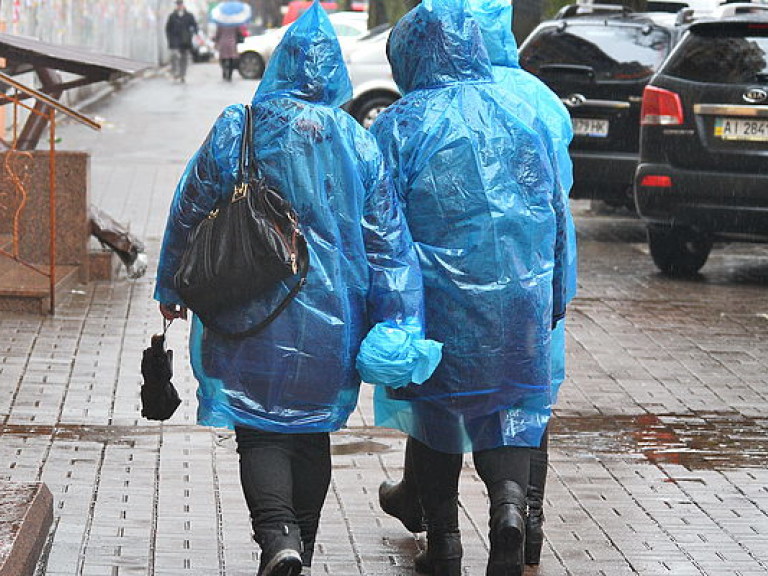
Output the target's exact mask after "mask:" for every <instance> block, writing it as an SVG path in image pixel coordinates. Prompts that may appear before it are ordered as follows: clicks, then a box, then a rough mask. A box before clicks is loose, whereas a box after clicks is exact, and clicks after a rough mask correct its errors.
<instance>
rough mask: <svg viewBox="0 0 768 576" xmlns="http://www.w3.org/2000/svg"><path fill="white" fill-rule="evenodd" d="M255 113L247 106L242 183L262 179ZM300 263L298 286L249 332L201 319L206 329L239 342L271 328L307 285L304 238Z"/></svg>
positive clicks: (301, 242)
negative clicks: (256, 148) (218, 326)
mask: <svg viewBox="0 0 768 576" xmlns="http://www.w3.org/2000/svg"><path fill="white" fill-rule="evenodd" d="M252 140H253V111H252V109H251V107H250V106H249V105H247V104H246V106H245V126H244V128H243V138H242V141H241V143H240V160H239V165H238V179H239V181H240V182H241V183H244V182H246V181H247V178H248V175H249V173H250V174H255V175H256V176H257V177H260V173H259V169H258V165H257V163H256V155H255V153H254V150H253V143H252ZM298 252H299V254H298V261H299V264H300V267H299V279H298V281H297V282H296V284H295V285H294V286H293V288H291V290H290V291H289V292H288V294H286V295H285V297H284V298H283V299H282V300H281V301H280V303H279V304H278V305H277V306H275V308H274V310H272V312H270V313H269V314H268V315H267V317H266V318H264V320H262V321H261V322H259V323H258V324H256V326H253V327H251V328H249V329H248V330H242V331H241V332H221V331H219V330H216V329H213V328H210V327H209V324H210V323H209V322H206V320H205V318H201V320H202V321H203V324H204V325H205V327H206V329H208V330H211V331H212V332H214V333H216V334H217V335H219V336H221V337H222V338H225V339H227V340H238V339H240V338H246V337H248V336H255V335H256V334H258V333H259V332H261V331H262V330H264V329H265V328H266V327H267V326H269V325H270V324H271V323H272V322H274V321H275V319H276V318H277V317H278V316H280V314H282V312H283V310H285V309H286V308H287V307H288V304H290V303H291V301H292V300H293V299H294V298H296V296H297V295H298V293H299V291H300V290H301V289H302V288H303V287H304V284H306V283H307V273H308V272H309V251H308V249H307V241H306V239H305V238H304V237H303V236H300V237H299V242H298Z"/></svg>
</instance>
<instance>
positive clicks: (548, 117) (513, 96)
mask: <svg viewBox="0 0 768 576" xmlns="http://www.w3.org/2000/svg"><path fill="white" fill-rule="evenodd" d="M468 4H469V9H470V11H471V12H472V15H473V16H474V18H475V20H477V23H478V25H479V26H480V30H481V31H482V33H483V40H484V42H485V47H486V49H487V50H488V56H489V57H490V59H491V64H493V77H494V79H495V80H496V83H497V84H498V86H499V88H500V89H501V90H502V91H503V93H504V95H505V96H506V98H505V102H506V103H507V105H510V106H514V107H515V108H517V106H518V103H519V102H525V103H527V104H529V105H530V106H531V107H533V109H534V111H535V114H536V117H537V120H538V121H539V123H540V124H541V125H542V130H541V131H542V132H543V133H544V135H545V142H546V144H547V152H548V154H549V157H550V160H551V162H552V166H553V168H554V176H555V184H556V191H557V193H559V194H561V195H562V198H563V204H564V206H565V218H566V230H565V231H566V243H565V250H566V253H565V254H566V255H565V259H564V260H565V302H566V304H567V303H569V302H570V301H571V300H572V299H573V297H574V296H575V295H576V276H577V260H576V230H575V227H574V225H573V217H572V216H571V211H570V208H569V207H568V194H569V193H570V190H571V185H572V184H573V165H572V162H571V157H570V155H569V154H568V145H569V144H570V142H571V138H572V137H573V128H572V126H571V116H570V114H568V110H566V108H565V106H564V105H563V103H562V102H561V101H560V98H559V97H558V96H557V95H556V94H555V93H554V92H552V90H550V89H549V88H548V87H547V85H546V84H544V83H543V82H542V81H541V80H539V79H538V78H537V77H536V76H534V75H533V74H531V73H529V72H526V71H525V70H523V69H522V68H521V67H520V61H519V58H518V53H517V41H516V40H515V37H514V35H513V34H512V5H511V3H510V2H509V0H506V1H505V0H468ZM564 379H565V318H563V319H562V320H560V321H559V322H557V325H556V326H555V328H554V330H553V333H552V405H553V406H554V404H555V403H556V402H557V396H558V392H559V390H560V385H561V384H562V383H563V380H564ZM548 430H549V427H547V429H545V431H544V435H543V437H542V441H541V445H540V446H539V447H538V448H536V449H534V450H533V451H532V452H531V467H530V477H529V479H528V490H527V495H526V500H527V504H528V515H527V517H526V526H525V528H526V530H525V532H526V533H525V563H526V564H538V563H539V558H540V556H541V547H542V544H543V543H544V532H543V523H544V513H543V505H544V488H545V486H546V480H547V464H548V457H547V447H548V436H549V435H548Z"/></svg>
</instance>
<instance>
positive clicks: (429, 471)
mask: <svg viewBox="0 0 768 576" xmlns="http://www.w3.org/2000/svg"><path fill="white" fill-rule="evenodd" d="M406 454H407V456H406V458H407V462H409V463H410V464H411V465H412V466H413V472H414V478H413V479H414V481H415V483H416V486H417V489H418V491H419V496H420V498H421V503H422V506H423V507H424V513H425V514H426V516H427V520H428V521H429V520H430V516H431V517H433V518H434V517H435V515H436V514H437V515H438V516H440V517H441V518H440V522H439V523H440V524H441V526H439V529H441V530H452V529H458V511H457V513H456V519H455V520H454V517H453V514H452V513H449V512H448V511H447V510H446V509H445V508H446V503H448V502H454V501H456V499H457V498H458V494H459V475H460V474H461V466H462V463H463V460H464V456H463V454H447V453H445V452H438V451H437V450H433V449H432V448H430V447H429V446H427V445H426V444H422V443H421V442H419V441H418V440H416V439H415V438H413V437H410V436H409V437H408V444H407V446H406ZM472 458H473V460H474V463H475V469H476V470H477V473H478V475H479V476H480V479H481V480H482V481H483V483H484V484H485V485H486V486H487V487H491V486H493V485H494V484H497V483H499V482H503V481H509V480H511V481H513V482H516V483H517V484H518V485H519V486H520V488H521V489H522V490H523V491H525V489H526V487H527V486H528V475H529V466H530V448H523V447H519V446H500V447H498V448H493V449H491V450H481V451H479V452H474V453H473V454H472ZM407 465H408V464H407V463H406V466H407ZM454 524H455V526H454Z"/></svg>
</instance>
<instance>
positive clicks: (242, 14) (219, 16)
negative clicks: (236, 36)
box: [210, 0, 253, 26]
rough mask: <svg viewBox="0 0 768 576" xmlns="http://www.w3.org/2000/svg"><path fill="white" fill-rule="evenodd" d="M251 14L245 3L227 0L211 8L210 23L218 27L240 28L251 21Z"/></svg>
mask: <svg viewBox="0 0 768 576" xmlns="http://www.w3.org/2000/svg"><path fill="white" fill-rule="evenodd" d="M252 16H253V12H252V11H251V7H250V6H249V5H248V4H246V3H245V2H238V1H237V0H227V1H226V2H220V3H218V4H216V6H214V7H213V8H211V14H210V18H211V21H213V22H214V23H216V24H218V25H219V26H242V25H243V24H248V22H250V21H251V17H252Z"/></svg>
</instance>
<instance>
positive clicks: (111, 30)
mask: <svg viewBox="0 0 768 576" xmlns="http://www.w3.org/2000/svg"><path fill="white" fill-rule="evenodd" d="M173 7H174V4H173V1H172V0H0V21H4V22H5V26H6V30H7V31H8V32H10V33H12V34H24V35H28V36H33V37H36V38H39V39H40V40H44V41H47V42H55V43H61V44H75V45H79V46H87V47H89V48H92V49H94V50H96V51H100V52H104V53H106V54H114V55H117V56H126V57H128V58H135V59H137V60H144V61H147V62H153V63H162V62H165V60H166V59H167V58H166V44H165V33H164V26H165V20H166V18H167V17H168V14H169V13H170V12H171V10H173ZM187 8H188V9H189V10H190V11H191V12H192V13H193V14H195V17H198V20H199V19H200V17H202V16H204V14H205V10H206V8H207V2H205V1H204V0H187Z"/></svg>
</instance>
